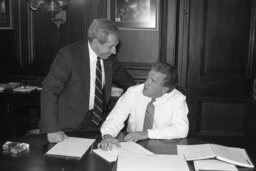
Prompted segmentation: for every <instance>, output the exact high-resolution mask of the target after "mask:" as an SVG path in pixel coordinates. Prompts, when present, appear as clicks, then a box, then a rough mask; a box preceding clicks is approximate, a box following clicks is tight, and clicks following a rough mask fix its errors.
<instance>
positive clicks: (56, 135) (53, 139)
mask: <svg viewBox="0 0 256 171" xmlns="http://www.w3.org/2000/svg"><path fill="white" fill-rule="evenodd" d="M65 138H68V136H67V135H66V134H65V133H64V132H63V131H58V132H53V133H48V134H47V139H48V141H49V142H50V143H57V142H60V141H63V140H64V139H65Z"/></svg>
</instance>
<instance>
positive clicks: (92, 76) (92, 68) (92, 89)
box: [88, 42, 105, 110]
mask: <svg viewBox="0 0 256 171" xmlns="http://www.w3.org/2000/svg"><path fill="white" fill-rule="evenodd" d="M88 49H89V58H90V98H89V110H92V109H93V107H94V98H95V80H96V64H97V57H98V56H97V55H96V53H95V52H94V51H93V50H92V48H91V46H90V43H89V42H88ZM100 64H101V72H102V86H104V85H105V72H104V65H103V60H102V59H100Z"/></svg>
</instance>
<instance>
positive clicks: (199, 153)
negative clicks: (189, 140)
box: [177, 144, 254, 170]
mask: <svg viewBox="0 0 256 171" xmlns="http://www.w3.org/2000/svg"><path fill="white" fill-rule="evenodd" d="M177 151H178V154H179V155H184V156H185V158H186V160H188V161H191V160H200V159H209V158H217V159H218V160H221V161H224V162H228V163H231V164H235V165H238V166H242V167H248V168H253V167H254V165H253V164H252V162H251V160H250V158H249V157H248V155H247V153H246V151H245V149H242V148H236V147H226V146H222V145H217V144H200V145H177ZM208 170H209V169H208Z"/></svg>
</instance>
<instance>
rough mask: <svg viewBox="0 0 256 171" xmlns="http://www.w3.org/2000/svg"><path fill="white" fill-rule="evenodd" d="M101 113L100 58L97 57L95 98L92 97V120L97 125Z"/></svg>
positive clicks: (99, 121) (100, 118) (100, 119)
mask: <svg viewBox="0 0 256 171" xmlns="http://www.w3.org/2000/svg"><path fill="white" fill-rule="evenodd" d="M102 115H103V93H102V72H101V64H100V58H99V57H98V60H97V64H96V80H95V98H94V108H93V114H92V122H93V123H94V124H95V125H97V126H98V125H99V124H100V123H101V121H102Z"/></svg>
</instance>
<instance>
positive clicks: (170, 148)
mask: <svg viewBox="0 0 256 171" xmlns="http://www.w3.org/2000/svg"><path fill="white" fill-rule="evenodd" d="M69 135H70V136H75V137H83V138H95V139H96V141H95V143H94V144H93V148H97V144H98V142H99V141H100V140H101V139H100V136H99V134H97V133H95V132H72V133H70V134H69ZM8 140H9V141H17V142H25V143H29V144H30V151H29V152H28V153H26V154H23V155H21V156H17V157H11V156H10V155H8V154H3V152H2V151H1V153H0V170H1V171H5V170H8V171H10V170H15V171H34V170H36V171H48V170H52V171H55V170H56V171H57V170H58V171H85V170H86V171H101V170H102V171H114V170H115V167H116V165H115V163H108V162H107V161H105V160H104V159H102V158H101V157H99V156H97V155H96V154H95V153H90V150H88V151H87V152H86V153H85V154H84V156H83V157H82V158H81V159H80V160H72V159H63V158H56V157H48V156H44V154H45V152H46V151H47V150H48V149H49V148H50V146H51V145H50V144H49V143H48V142H47V137H46V135H45V134H38V135H28V136H24V137H19V138H12V139H8ZM4 143H5V141H3V140H2V141H0V144H1V146H2V145H3V144H4ZM138 143H139V144H140V145H142V146H143V147H145V148H146V149H148V150H150V151H152V152H153V153H156V154H177V147H176V145H177V144H202V143H205V142H204V141H201V140H197V139H190V138H185V139H176V140H143V141H140V142H138ZM254 153H255V152H254ZM249 155H250V153H249ZM254 157H255V155H254ZM252 160H253V162H254V163H255V159H252ZM188 165H189V168H190V170H194V168H193V164H192V162H188ZM239 170H249V171H252V170H253V169H248V168H239Z"/></svg>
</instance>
